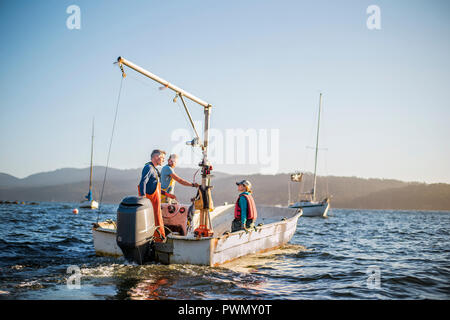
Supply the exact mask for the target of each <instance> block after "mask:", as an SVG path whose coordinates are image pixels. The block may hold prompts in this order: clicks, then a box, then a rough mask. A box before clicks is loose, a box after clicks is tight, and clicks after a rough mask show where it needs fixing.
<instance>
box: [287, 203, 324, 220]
mask: <svg viewBox="0 0 450 320" xmlns="http://www.w3.org/2000/svg"><path fill="white" fill-rule="evenodd" d="M290 207H291V208H299V209H302V211H303V214H302V217H327V214H328V209H329V208H330V203H329V202H326V201H323V202H298V203H296V204H294V205H292V206H290Z"/></svg>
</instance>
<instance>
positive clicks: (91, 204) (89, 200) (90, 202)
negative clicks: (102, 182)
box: [80, 120, 98, 209]
mask: <svg viewBox="0 0 450 320" xmlns="http://www.w3.org/2000/svg"><path fill="white" fill-rule="evenodd" d="M93 154H94V120H92V140H91V168H90V174H89V192H88V194H87V195H86V196H85V199H86V200H84V201H83V202H81V205H80V208H88V209H97V208H98V202H97V201H95V200H94V199H93V197H92V158H93Z"/></svg>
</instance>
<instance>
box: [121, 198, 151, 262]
mask: <svg viewBox="0 0 450 320" xmlns="http://www.w3.org/2000/svg"><path fill="white" fill-rule="evenodd" d="M154 231H155V218H154V215H153V206H152V203H151V202H150V200H149V199H147V198H145V197H134V196H131V197H126V198H124V199H123V200H122V202H121V203H120V205H119V209H117V239H116V240H117V245H118V246H119V247H120V249H122V252H123V255H124V257H125V259H127V260H128V261H130V262H135V263H137V264H143V263H145V262H148V261H151V260H152V259H153V255H154V253H153V233H154Z"/></svg>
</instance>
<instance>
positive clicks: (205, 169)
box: [117, 57, 213, 237]
mask: <svg viewBox="0 0 450 320" xmlns="http://www.w3.org/2000/svg"><path fill="white" fill-rule="evenodd" d="M117 62H118V63H119V66H120V67H121V70H122V76H123V77H125V73H124V71H123V68H122V64H124V65H126V66H128V67H130V68H131V69H133V70H135V71H137V72H139V73H141V74H143V75H144V76H146V77H148V78H150V79H152V80H154V81H156V82H158V83H160V84H162V85H163V86H165V87H166V88H169V89H172V90H173V91H175V92H176V93H177V95H178V96H180V97H181V100H182V101H183V105H184V108H185V110H186V112H187V114H188V116H189V119H190V121H191V124H192V126H193V128H194V130H195V126H194V124H193V121H192V118H191V116H190V114H189V111H188V110H187V107H186V104H185V102H184V99H183V96H184V97H186V98H188V99H190V100H192V101H194V102H195V103H198V104H199V105H201V106H203V107H204V114H205V125H204V135H203V145H202V146H201V147H202V151H203V160H202V162H201V163H200V166H201V167H202V185H201V189H202V190H203V192H204V194H206V199H205V198H203V200H204V204H203V208H202V209H201V210H200V226H199V228H197V229H196V230H195V232H194V233H195V234H197V235H198V236H203V237H208V236H211V235H212V234H213V231H212V229H211V227H212V226H211V223H210V217H209V209H210V208H209V203H208V204H207V205H205V202H206V200H208V201H210V200H211V199H209V195H210V190H209V188H211V186H210V171H211V166H210V164H209V162H208V141H209V118H210V114H211V107H212V106H211V105H210V104H209V103H207V102H205V101H203V100H201V99H199V98H197V97H196V96H194V95H192V94H190V93H189V92H187V91H184V90H183V89H181V88H178V87H177V86H175V85H173V84H171V83H169V82H168V81H166V80H164V79H162V78H160V77H158V76H157V75H154V74H153V73H151V72H149V71H147V70H145V69H143V68H141V67H139V66H137V65H135V64H134V63H132V62H131V61H128V60H126V59H125V58H122V57H118V58H117ZM195 133H196V134H197V130H195ZM197 137H198V134H197ZM210 202H212V201H210Z"/></svg>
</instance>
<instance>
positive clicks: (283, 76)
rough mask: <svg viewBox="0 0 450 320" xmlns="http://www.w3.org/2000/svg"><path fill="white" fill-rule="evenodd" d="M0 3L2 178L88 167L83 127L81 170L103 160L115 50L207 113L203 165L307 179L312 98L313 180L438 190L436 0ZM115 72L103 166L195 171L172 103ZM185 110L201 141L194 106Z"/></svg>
mask: <svg viewBox="0 0 450 320" xmlns="http://www.w3.org/2000/svg"><path fill="white" fill-rule="evenodd" d="M72 5H75V7H76V8H78V9H79V13H80V15H79V16H78V18H79V19H78V20H77V19H75V18H76V17H75V18H74V15H75V13H76V11H73V6H72ZM374 6H375V8H377V9H378V11H379V15H378V16H376V15H375V13H374V12H376V11H372V10H373V7H374ZM71 8H72V9H71ZM371 8H372V9H371ZM0 9H1V10H0V26H1V28H0V34H1V36H2V39H3V44H2V47H1V49H0V50H1V54H2V61H3V64H2V67H3V68H2V73H1V75H0V92H1V93H2V99H1V104H0V112H1V114H2V116H1V117H0V136H1V139H0V149H1V150H2V153H1V156H0V172H5V173H8V174H11V175H13V176H16V177H22V178H23V177H27V176H30V175H32V174H34V173H39V172H48V171H52V170H54V169H52V168H64V167H75V168H77V167H78V168H82V167H86V166H89V161H90V148H91V145H90V142H91V125H92V120H93V119H94V118H95V141H94V163H95V164H96V165H103V166H104V165H106V159H107V154H108V147H109V141H110V137H111V129H112V124H113V120H114V112H115V107H116V103H117V97H118V93H119V86H120V82H121V72H120V70H119V68H117V65H113V62H114V61H116V59H117V57H118V56H123V57H125V58H126V59H129V60H130V61H132V62H134V63H136V64H137V65H139V66H141V67H143V68H145V69H147V70H149V71H150V72H153V73H155V74H156V75H158V76H160V77H162V78H164V79H166V80H168V81H169V82H171V83H173V84H175V85H177V86H179V87H180V88H183V89H185V90H186V91H188V92H190V93H192V94H194V95H196V96H197V97H199V98H201V99H203V100H205V101H207V102H208V103H211V104H212V105H213V108H212V113H211V130H210V133H211V134H212V139H211V141H210V150H209V152H210V156H211V162H212V164H213V167H214V170H216V171H220V172H228V173H230V174H245V173H246V172H247V173H252V174H254V173H268V172H269V173H288V172H293V171H297V170H302V171H309V172H313V171H314V151H313V150H312V149H310V148H308V146H314V144H315V139H316V128H317V114H318V105H319V93H323V111H322V116H321V124H320V126H321V130H320V138H319V142H320V143H319V147H320V151H319V160H318V175H320V176H342V177H361V178H364V179H394V180H399V181H410V182H425V183H450V165H449V164H450V148H449V147H448V140H449V138H450V126H449V125H448V119H450V91H449V90H448V84H449V83H450V60H449V59H448V57H449V53H450V42H449V41H448V39H450V19H448V12H450V2H448V1H441V0H434V1H426V2H425V1H406V0H399V1H395V2H393V1H386V0H377V1H375V2H374V1H366V0H362V1H356V0H342V1H339V2H337V1H325V0H321V1H315V2H310V1H288V0H284V1H244V2H242V1H227V2H214V3H211V2H208V1H204V0H193V1H189V2H184V1H170V2H157V1H123V0H120V1H114V2H110V1H86V0H80V1H77V2H75V3H74V2H72V1H56V0H48V1H34V2H29V1H23V0H18V1H2V2H1V3H0ZM74 12H75V13H74ZM374 22H376V23H375V24H374ZM77 23H78V25H77ZM125 72H126V73H127V77H126V78H125V79H124V80H123V90H122V93H121V100H120V104H119V109H118V117H117V124H116V129H115V133H114V140H113V145H112V150H111V158H110V164H109V166H110V167H114V168H140V167H141V166H143V165H144V163H145V162H147V161H148V158H149V154H150V152H151V150H153V149H155V148H161V149H164V150H166V151H167V152H168V153H171V152H177V153H180V154H181V155H182V157H181V159H182V160H181V163H180V165H181V164H182V165H183V166H190V167H192V168H197V163H198V161H199V153H200V152H199V151H198V150H197V151H195V152H191V151H190V149H189V147H188V146H186V145H185V141H186V140H190V139H192V138H193V133H192V129H191V128H190V127H189V125H188V123H187V120H186V116H185V115H184V113H183V109H182V106H181V105H180V101H178V102H177V103H173V102H172V99H173V98H174V93H173V92H171V91H170V90H159V88H158V87H159V85H158V84H157V83H155V82H153V81H151V80H149V79H146V78H145V77H143V76H142V75H140V74H138V73H136V72H134V71H133V70H131V69H129V68H127V67H125ZM187 104H188V107H189V109H190V111H191V114H192V117H193V119H194V121H195V122H196V123H198V124H199V126H198V129H199V131H200V136H202V134H201V131H202V125H201V124H202V121H203V110H202V108H200V107H198V106H197V105H195V104H194V103H191V102H189V101H188V102H187ZM240 143H241V144H240ZM446 146H447V147H446Z"/></svg>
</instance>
